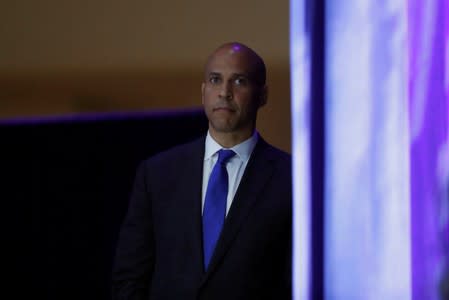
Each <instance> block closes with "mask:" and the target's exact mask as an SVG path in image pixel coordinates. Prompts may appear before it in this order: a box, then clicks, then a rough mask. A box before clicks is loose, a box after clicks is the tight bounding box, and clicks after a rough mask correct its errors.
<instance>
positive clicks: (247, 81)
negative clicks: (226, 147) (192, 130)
mask: <svg viewBox="0 0 449 300" xmlns="http://www.w3.org/2000/svg"><path fill="white" fill-rule="evenodd" d="M254 69H255V66H254V60H253V59H252V57H251V56H250V55H249V54H248V53H246V52H245V51H244V50H241V49H238V48H237V49H236V48H224V49H220V50H218V51H217V52H216V53H215V54H214V55H213V56H212V57H211V58H210V60H209V61H208V64H207V65H206V71H205V78H204V82H203V84H202V86H201V92H202V102H203V105H204V110H205V112H206V115H207V117H208V119H209V129H210V130H211V131H212V132H217V133H237V134H243V135H250V134H251V133H252V131H253V129H254V125H255V121H256V116H257V110H258V109H259V107H261V106H262V105H264V104H265V101H266V87H265V86H260V85H258V84H257V83H256V80H255V78H254V77H255V74H254Z"/></svg>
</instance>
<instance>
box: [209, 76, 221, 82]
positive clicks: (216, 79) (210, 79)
mask: <svg viewBox="0 0 449 300" xmlns="http://www.w3.org/2000/svg"><path fill="white" fill-rule="evenodd" d="M209 82H210V83H219V82H220V77H217V76H212V77H210V78H209Z"/></svg>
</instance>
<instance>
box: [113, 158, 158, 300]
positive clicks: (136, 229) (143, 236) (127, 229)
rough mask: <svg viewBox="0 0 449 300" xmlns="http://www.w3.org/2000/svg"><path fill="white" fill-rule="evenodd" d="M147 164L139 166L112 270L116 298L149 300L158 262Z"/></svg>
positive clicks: (115, 299)
mask: <svg viewBox="0 0 449 300" xmlns="http://www.w3.org/2000/svg"><path fill="white" fill-rule="evenodd" d="M147 172H148V170H147V167H146V163H145V162H144V163H141V165H140V166H139V167H138V169H137V173H136V177H135V181H134V187H133V190H132V193H131V198H130V201H129V207H128V211H127V214H126V216H125V219H124V222H123V224H122V226H121V229H120V234H119V238H118V243H117V247H116V254H115V261H114V266H113V270H112V299H114V300H140V299H148V292H149V287H150V284H151V274H152V270H153V265H154V241H153V230H152V210H151V197H150V193H149V187H148V180H147V177H148V174H147Z"/></svg>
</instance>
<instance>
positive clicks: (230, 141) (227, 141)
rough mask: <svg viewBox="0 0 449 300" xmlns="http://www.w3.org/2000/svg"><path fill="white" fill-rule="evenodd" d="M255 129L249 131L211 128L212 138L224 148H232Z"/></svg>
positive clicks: (249, 135) (247, 137)
mask: <svg viewBox="0 0 449 300" xmlns="http://www.w3.org/2000/svg"><path fill="white" fill-rule="evenodd" d="M253 132H254V130H252V131H248V132H216V131H214V130H213V129H211V128H209V133H210V135H211V136H212V138H213V139H214V140H215V141H216V142H217V143H218V144H220V145H221V146H222V147H224V148H232V147H234V146H235V145H238V144H240V143H242V142H244V141H246V140H247V139H249V138H250V137H251V136H252V135H253Z"/></svg>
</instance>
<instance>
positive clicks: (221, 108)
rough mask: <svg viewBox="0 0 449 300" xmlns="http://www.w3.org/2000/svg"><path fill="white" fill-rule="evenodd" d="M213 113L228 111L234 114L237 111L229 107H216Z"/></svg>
mask: <svg viewBox="0 0 449 300" xmlns="http://www.w3.org/2000/svg"><path fill="white" fill-rule="evenodd" d="M213 111H228V112H234V111H235V110H234V109H232V108H231V107H227V106H219V107H215V108H214V109H213Z"/></svg>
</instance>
